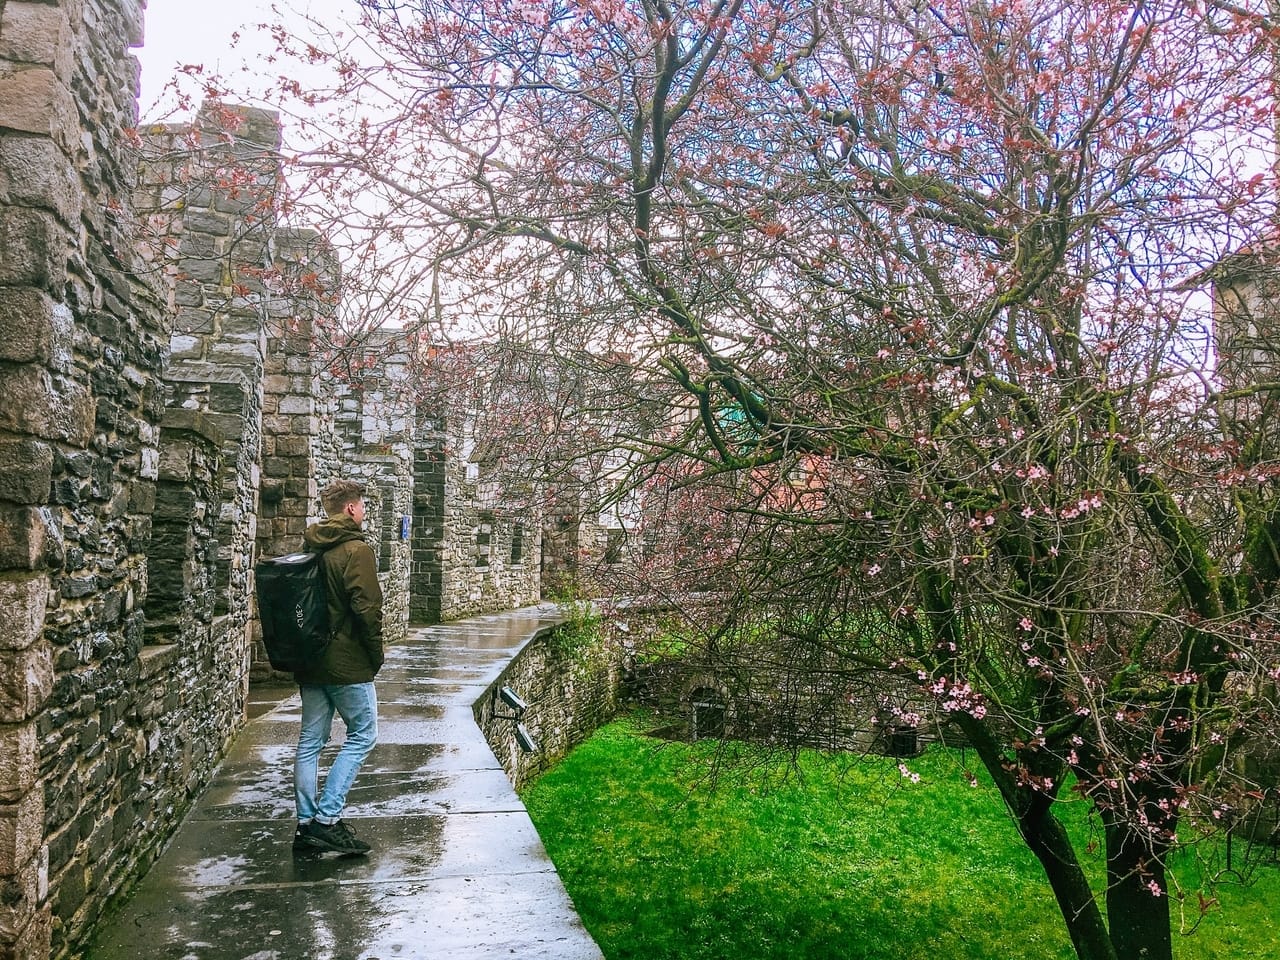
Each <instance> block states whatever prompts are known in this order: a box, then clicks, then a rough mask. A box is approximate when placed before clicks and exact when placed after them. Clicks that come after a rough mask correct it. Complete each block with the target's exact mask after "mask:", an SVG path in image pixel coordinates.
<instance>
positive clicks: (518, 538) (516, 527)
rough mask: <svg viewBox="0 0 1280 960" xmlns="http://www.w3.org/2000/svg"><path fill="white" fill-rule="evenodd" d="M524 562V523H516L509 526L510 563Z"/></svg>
mask: <svg viewBox="0 0 1280 960" xmlns="http://www.w3.org/2000/svg"><path fill="white" fill-rule="evenodd" d="M518 563H524V524H523V523H517V524H513V525H512V527H511V565H512V566H513V567H514V566H515V565H516V564H518Z"/></svg>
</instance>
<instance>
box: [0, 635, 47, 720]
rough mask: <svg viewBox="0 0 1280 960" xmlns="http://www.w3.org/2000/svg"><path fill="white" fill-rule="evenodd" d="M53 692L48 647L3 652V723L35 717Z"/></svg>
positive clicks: (0, 660) (0, 669)
mask: <svg viewBox="0 0 1280 960" xmlns="http://www.w3.org/2000/svg"><path fill="white" fill-rule="evenodd" d="M52 690H53V656H52V653H51V651H50V650H49V646H48V645H47V644H43V643H41V644H36V645H34V646H30V647H28V648H27V649H25V650H0V723H23V722H25V721H26V720H29V719H30V718H31V717H34V716H35V715H36V714H37V713H39V712H40V710H41V709H42V708H43V707H44V704H45V701H46V700H47V699H48V698H49V694H50V692H51V691H52Z"/></svg>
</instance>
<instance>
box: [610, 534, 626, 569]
mask: <svg viewBox="0 0 1280 960" xmlns="http://www.w3.org/2000/svg"><path fill="white" fill-rule="evenodd" d="M626 547H627V531H626V530H624V529H622V528H621V527H614V528H613V529H611V530H609V531H608V539H607V540H606V541H605V545H604V562H605V563H621V562H622V557H623V554H624V553H625V552H626Z"/></svg>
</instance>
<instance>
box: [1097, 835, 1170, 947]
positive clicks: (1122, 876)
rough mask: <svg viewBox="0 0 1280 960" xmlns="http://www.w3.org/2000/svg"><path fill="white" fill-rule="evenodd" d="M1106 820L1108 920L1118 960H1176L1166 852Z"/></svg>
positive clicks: (1147, 839) (1145, 839)
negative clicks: (1156, 848)
mask: <svg viewBox="0 0 1280 960" xmlns="http://www.w3.org/2000/svg"><path fill="white" fill-rule="evenodd" d="M1105 817H1106V823H1105V834H1106V843H1107V920H1108V922H1109V923H1110V925H1111V942H1112V943H1113V944H1114V945H1115V951H1116V952H1115V956H1116V960H1173V935H1172V933H1171V932H1170V929H1169V919H1170V918H1169V889H1168V886H1167V885H1166V883H1165V869H1164V856H1165V850H1164V849H1159V850H1154V849H1152V847H1151V843H1150V840H1149V838H1148V837H1146V836H1143V835H1140V834H1139V833H1138V832H1137V831H1135V830H1134V829H1133V828H1132V827H1131V826H1130V825H1129V824H1128V823H1127V822H1125V821H1124V820H1122V819H1120V818H1117V817H1115V816H1114V815H1113V814H1105ZM1153 883H1154V884H1156V885H1157V888H1158V889H1159V891H1160V893H1159V894H1156V893H1155V892H1154V891H1153V889H1152V887H1151V884H1153Z"/></svg>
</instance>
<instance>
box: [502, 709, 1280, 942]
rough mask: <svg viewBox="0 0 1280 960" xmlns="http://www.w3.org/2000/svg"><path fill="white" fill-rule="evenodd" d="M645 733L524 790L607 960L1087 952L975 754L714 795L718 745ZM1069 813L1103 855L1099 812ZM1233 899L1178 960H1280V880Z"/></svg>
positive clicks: (851, 762) (1195, 908)
mask: <svg viewBox="0 0 1280 960" xmlns="http://www.w3.org/2000/svg"><path fill="white" fill-rule="evenodd" d="M642 722H643V721H641V720H640V719H638V718H632V719H629V720H623V721H619V722H617V723H614V724H611V725H610V726H607V727H605V728H603V729H602V730H600V731H599V732H597V733H596V735H595V736H593V737H592V738H591V739H590V740H589V741H588V742H587V743H585V744H583V745H582V746H580V747H579V748H578V749H577V750H575V751H574V752H573V753H572V754H571V755H570V756H569V757H568V758H566V759H565V760H564V761H563V762H562V763H561V764H560V765H559V766H557V767H556V768H555V769H553V770H551V771H549V772H548V773H547V774H545V775H544V776H543V777H542V778H540V779H539V780H538V781H536V782H535V783H534V784H532V785H531V786H530V787H529V788H528V789H527V790H526V791H525V794H524V800H525V803H526V805H527V806H528V808H529V812H530V815H531V816H532V817H533V820H534V822H535V824H536V825H537V827H538V831H539V833H540V834H541V836H542V839H543V842H544V843H545V845H546V847H547V850H548V852H549V853H550V855H551V858H552V860H553V861H554V862H555V864H556V867H557V869H558V870H559V872H560V875H561V877H562V878H563V880H564V883H565V886H566V887H567V888H568V891H569V894H570V896H571V897H572V898H573V901H574V903H575V904H576V906H577V907H578V910H579V913H580V914H581V916H582V919H583V922H584V923H585V924H586V926H587V929H588V930H590V931H591V933H592V935H593V936H594V937H595V938H596V940H597V942H598V943H599V944H600V946H601V948H602V950H603V951H604V954H605V956H606V957H607V958H609V960H628V958H637V960H638V958H643V960H667V958H670V960H676V958H680V960H720V958H724V960H728V958H734V960H766V958H779V960H781V958H787V960H819V958H821V960H831V958H835V957H839V958H842V960H997V958H998V960H1057V958H1061V960H1071V958H1073V957H1074V954H1073V952H1072V950H1071V946H1070V943H1069V941H1068V940H1067V936H1066V933H1065V931H1064V929H1063V926H1062V921H1061V919H1060V917H1059V915H1058V911H1057V907H1056V905H1055V903H1054V900H1053V897H1052V894H1051V893H1050V891H1049V888H1048V885H1047V884H1046V882H1045V880H1044V875H1043V873H1042V872H1041V870H1040V867H1039V865H1038V864H1037V863H1036V861H1035V859H1034V858H1033V857H1032V856H1031V855H1030V854H1029V853H1028V852H1027V851H1026V849H1025V848H1024V847H1023V846H1022V844H1021V843H1020V841H1019V839H1018V837H1017V834H1016V831H1015V830H1014V827H1013V825H1012V824H1011V822H1010V821H1009V819H1008V817H1007V816H1006V814H1005V813H1004V810H1003V808H1002V806H1001V805H1000V802H999V798H998V796H997V795H996V794H995V792H994V790H993V789H992V788H991V787H990V784H989V782H988V781H987V780H986V779H985V778H984V777H982V776H981V775H979V776H978V778H977V784H978V785H977V786H976V787H971V786H969V784H968V782H967V781H966V779H965V778H964V777H963V776H962V775H961V769H962V764H963V760H964V758H963V757H962V755H961V754H959V753H958V752H956V751H946V750H941V749H939V750H934V751H930V752H929V753H927V754H925V755H924V756H922V757H919V758H916V759H913V760H911V761H908V762H907V765H906V769H907V771H908V773H909V774H912V775H918V776H919V778H920V781H919V782H918V783H917V782H914V777H913V776H904V775H903V773H902V772H901V771H900V769H899V765H898V761H896V760H891V759H887V758H881V757H870V758H854V757H850V756H846V755H835V756H833V755H827V754H823V753H819V752H816V751H806V752H804V753H802V754H801V756H800V757H799V763H798V765H797V767H796V768H795V769H794V770H792V769H790V768H789V767H788V765H787V764H785V763H784V762H782V761H776V762H774V761H769V762H756V763H754V764H752V765H751V766H750V769H749V771H748V772H746V773H743V772H742V771H741V768H739V767H738V766H737V765H736V764H734V765H732V770H733V772H732V773H724V775H722V776H719V777H717V778H716V781H715V783H714V788H713V786H712V784H710V783H708V782H707V771H708V770H709V769H715V768H716V766H717V764H716V761H717V755H716V754H715V752H714V751H715V750H716V745H715V744H711V743H700V744H694V745H687V744H678V743H675V744H672V743H658V742H655V741H654V740H652V739H651V738H648V737H646V736H644V735H643V730H642ZM726 748H727V749H739V748H737V747H734V746H733V745H726ZM718 759H720V760H723V759H724V757H723V756H720V757H719V758H718ZM740 759H741V758H740ZM971 759H972V755H970V760H971ZM720 767H721V769H722V771H723V770H725V769H728V768H727V767H725V765H723V764H721V765H720ZM975 772H977V771H975ZM1068 812H1069V814H1072V816H1070V818H1069V819H1070V828H1071V829H1072V830H1073V831H1074V832H1075V833H1076V835H1077V836H1078V837H1079V838H1080V839H1081V841H1082V843H1083V842H1087V840H1088V836H1087V834H1088V831H1089V825H1088V822H1087V817H1086V816H1085V810H1084V809H1083V806H1081V807H1079V808H1076V809H1070V810H1069V811H1068ZM1093 866H1094V868H1095V869H1098V870H1100V867H1101V865H1100V864H1093ZM1177 869H1180V870H1181V871H1182V872H1183V873H1184V874H1185V875H1186V879H1187V880H1188V881H1190V880H1192V879H1194V877H1193V874H1195V873H1196V872H1197V871H1198V869H1199V867H1198V866H1197V865H1196V863H1194V862H1193V861H1192V859H1191V858H1190V857H1187V858H1185V862H1182V863H1180V864H1178V866H1177ZM1215 896H1216V897H1217V899H1218V901H1219V903H1218V904H1217V905H1216V906H1214V907H1213V908H1212V909H1211V910H1210V912H1209V913H1208V914H1207V915H1206V916H1205V917H1204V918H1203V920H1202V921H1201V922H1200V923H1199V924H1198V928H1197V929H1196V931H1195V933H1194V934H1193V935H1190V936H1183V935H1181V931H1180V929H1179V928H1180V927H1182V926H1184V925H1185V926H1187V927H1190V926H1191V925H1192V924H1193V923H1194V922H1195V921H1196V920H1198V919H1199V918H1200V915H1201V911H1200V909H1199V905H1198V901H1197V898H1196V896H1195V894H1194V893H1192V894H1191V895H1190V897H1189V900H1190V902H1189V903H1187V904H1186V909H1185V911H1183V910H1180V909H1179V907H1180V905H1179V904H1177V903H1175V911H1174V912H1175V946H1174V952H1175V956H1176V957H1178V958H1179V960H1210V958H1215V960H1217V958H1235V957H1239V958H1258V960H1261V958H1276V960H1280V935H1278V934H1277V932H1276V924H1275V922H1274V918H1275V916H1276V911H1277V909H1278V908H1280V868H1276V867H1265V868H1262V869H1260V870H1259V871H1258V873H1257V882H1256V883H1254V884H1253V885H1251V886H1248V887H1242V886H1239V885H1236V884H1227V885H1221V886H1219V887H1218V888H1217V890H1216V891H1215Z"/></svg>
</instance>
